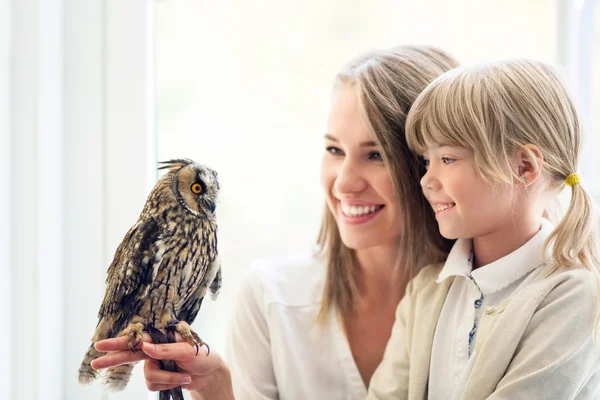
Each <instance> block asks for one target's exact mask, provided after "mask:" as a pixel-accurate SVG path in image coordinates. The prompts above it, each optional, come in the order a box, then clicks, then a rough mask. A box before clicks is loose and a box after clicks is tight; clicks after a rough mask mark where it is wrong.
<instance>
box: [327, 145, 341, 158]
mask: <svg viewBox="0 0 600 400" xmlns="http://www.w3.org/2000/svg"><path fill="white" fill-rule="evenodd" d="M325 151H327V152H328V153H331V154H333V155H336V156H339V155H342V154H344V153H343V152H342V150H340V149H338V148H337V147H333V146H329V147H326V148H325Z"/></svg>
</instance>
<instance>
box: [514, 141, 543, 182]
mask: <svg viewBox="0 0 600 400" xmlns="http://www.w3.org/2000/svg"><path fill="white" fill-rule="evenodd" d="M516 156H517V157H516V159H517V163H518V166H517V168H518V171H517V174H518V175H519V180H520V182H519V183H520V184H522V185H523V186H524V187H525V188H528V187H529V186H530V185H532V184H533V183H534V182H535V181H536V180H537V179H538V178H539V177H540V175H541V174H542V168H543V165H544V155H543V154H542V152H541V150H540V149H539V148H538V147H537V146H536V145H534V144H526V145H525V146H523V147H521V149H520V150H519V151H518V152H517V155H516Z"/></svg>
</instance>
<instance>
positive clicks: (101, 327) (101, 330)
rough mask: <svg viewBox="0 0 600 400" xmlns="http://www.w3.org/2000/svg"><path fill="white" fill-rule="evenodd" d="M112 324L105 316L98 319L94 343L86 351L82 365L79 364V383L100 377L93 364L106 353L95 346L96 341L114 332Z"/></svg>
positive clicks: (83, 383) (86, 382) (87, 382)
mask: <svg viewBox="0 0 600 400" xmlns="http://www.w3.org/2000/svg"><path fill="white" fill-rule="evenodd" d="M110 326H111V325H110V323H109V322H108V321H106V320H105V319H104V318H102V319H100V321H98V325H97V326H96V331H95V332H94V336H93V337H92V344H91V345H90V347H89V348H88V351H87V353H85V356H84V357H83V361H81V365H80V366H79V383H80V384H82V385H87V384H89V383H92V382H93V381H94V380H95V379H96V378H98V375H99V372H98V371H96V370H95V369H93V368H92V365H91V364H92V361H93V360H95V359H96V358H99V357H101V356H103V355H104V354H105V353H103V352H101V351H98V350H96V349H95V348H94V343H96V342H97V341H99V340H102V339H106V338H107V337H109V336H110V335H111V334H112V329H111V327H110Z"/></svg>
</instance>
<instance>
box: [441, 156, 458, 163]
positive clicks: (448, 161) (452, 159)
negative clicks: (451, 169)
mask: <svg viewBox="0 0 600 400" xmlns="http://www.w3.org/2000/svg"><path fill="white" fill-rule="evenodd" d="M454 161H456V160H455V159H454V158H450V157H442V162H443V163H444V164H452V163H453V162H454Z"/></svg>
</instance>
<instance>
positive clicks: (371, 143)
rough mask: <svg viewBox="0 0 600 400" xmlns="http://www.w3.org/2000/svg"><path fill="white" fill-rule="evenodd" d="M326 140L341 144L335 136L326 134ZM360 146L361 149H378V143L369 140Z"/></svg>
mask: <svg viewBox="0 0 600 400" xmlns="http://www.w3.org/2000/svg"><path fill="white" fill-rule="evenodd" d="M324 138H325V139H327V140H331V141H332V142H336V143H339V140H338V139H337V138H336V137H335V136H331V135H330V134H328V133H326V134H325V136H324ZM359 146H360V147H377V143H376V142H375V141H373V140H368V141H366V142H361V143H359Z"/></svg>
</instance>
